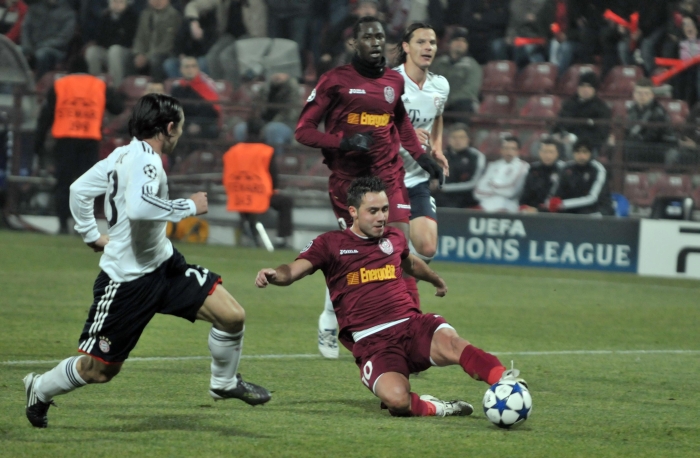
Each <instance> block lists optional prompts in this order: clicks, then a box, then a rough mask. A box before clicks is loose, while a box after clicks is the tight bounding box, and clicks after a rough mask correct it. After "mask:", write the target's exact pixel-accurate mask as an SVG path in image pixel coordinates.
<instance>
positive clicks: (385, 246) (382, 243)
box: [379, 239, 394, 254]
mask: <svg viewBox="0 0 700 458" xmlns="http://www.w3.org/2000/svg"><path fill="white" fill-rule="evenodd" d="M379 249H380V250H382V251H383V252H384V253H386V254H391V253H393V252H394V245H392V244H391V240H389V239H380V240H379Z"/></svg>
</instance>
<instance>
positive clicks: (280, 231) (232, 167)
mask: <svg viewBox="0 0 700 458" xmlns="http://www.w3.org/2000/svg"><path fill="white" fill-rule="evenodd" d="M263 125H264V123H263V122H262V121H261V120H260V119H251V120H249V121H248V123H247V126H248V127H247V128H248V135H247V137H246V138H247V142H245V143H243V142H241V143H237V144H236V145H234V146H232V147H231V148H230V149H229V150H228V151H227V152H226V154H224V158H223V161H224V173H223V182H224V188H225V189H226V195H227V197H228V204H227V207H226V209H227V210H228V211H235V212H240V213H241V217H243V218H247V219H248V220H249V221H250V220H252V219H254V218H250V217H249V215H251V214H252V215H256V214H262V213H265V212H266V211H267V210H268V209H269V208H270V207H272V208H273V209H274V210H277V212H278V217H277V237H278V238H279V239H280V240H278V243H277V244H278V246H285V245H286V244H287V241H286V240H285V239H286V238H287V237H289V236H291V235H292V233H293V232H294V230H293V227H292V207H293V206H294V201H293V200H292V198H291V197H288V196H283V195H281V194H279V192H278V191H279V190H278V183H279V180H278V176H277V165H276V163H275V158H274V156H273V155H274V149H273V148H272V147H271V146H269V145H266V144H264V143H262V141H261V140H260V139H261V132H262V128H263Z"/></svg>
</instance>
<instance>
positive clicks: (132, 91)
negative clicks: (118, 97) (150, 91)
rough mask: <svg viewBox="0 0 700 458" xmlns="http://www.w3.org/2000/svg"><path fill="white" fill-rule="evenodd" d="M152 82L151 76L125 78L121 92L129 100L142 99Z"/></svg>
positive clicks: (120, 87) (120, 88)
mask: <svg viewBox="0 0 700 458" xmlns="http://www.w3.org/2000/svg"><path fill="white" fill-rule="evenodd" d="M150 81H151V77H150V76H143V75H131V76H127V77H126V78H124V81H122V84H121V86H119V90H120V91H121V92H123V93H124V94H125V95H126V96H127V98H129V99H138V98H141V97H142V96H143V95H144V94H145V93H146V86H147V85H148V83H149V82H150Z"/></svg>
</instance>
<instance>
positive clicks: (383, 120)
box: [348, 112, 391, 127]
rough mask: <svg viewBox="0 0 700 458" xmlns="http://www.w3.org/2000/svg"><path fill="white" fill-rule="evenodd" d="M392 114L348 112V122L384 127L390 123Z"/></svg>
mask: <svg viewBox="0 0 700 458" xmlns="http://www.w3.org/2000/svg"><path fill="white" fill-rule="evenodd" d="M390 120H391V115H389V114H388V113H384V114H371V113H365V112H362V113H361V114H360V113H348V124H359V125H361V126H374V127H384V126H386V125H387V124H389V121H390Z"/></svg>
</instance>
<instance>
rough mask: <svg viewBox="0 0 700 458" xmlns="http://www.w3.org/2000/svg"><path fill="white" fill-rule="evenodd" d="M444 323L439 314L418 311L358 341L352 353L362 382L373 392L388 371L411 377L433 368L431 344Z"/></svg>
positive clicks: (445, 322)
mask: <svg viewBox="0 0 700 458" xmlns="http://www.w3.org/2000/svg"><path fill="white" fill-rule="evenodd" d="M442 324H447V321H445V319H444V318H443V317H441V316H440V315H434V314H432V313H426V314H421V313H416V314H415V315H412V316H411V317H410V318H409V319H408V320H407V321H404V322H403V323H399V324H397V325H395V326H392V327H390V328H387V329H384V330H382V331H379V332H377V333H374V334H371V335H369V336H367V337H365V338H364V339H360V341H359V342H355V345H354V346H353V349H352V355H353V356H354V357H355V363H356V364H357V367H359V368H360V380H362V383H363V384H364V385H365V386H366V387H367V388H369V390H370V391H372V392H373V393H374V384H375V383H376V381H377V379H378V378H379V376H380V375H382V374H384V373H386V372H398V373H399V374H403V375H404V376H406V378H408V376H409V375H410V374H414V373H416V372H422V371H424V370H426V369H428V368H430V367H431V366H432V365H433V364H432V363H431V362H430V344H431V343H432V341H433V334H435V331H436V330H437V328H438V327H439V326H440V325H442ZM448 326H449V325H448Z"/></svg>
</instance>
